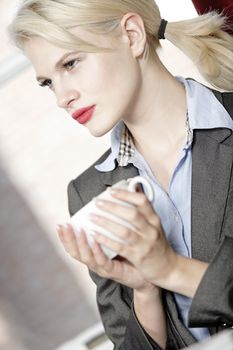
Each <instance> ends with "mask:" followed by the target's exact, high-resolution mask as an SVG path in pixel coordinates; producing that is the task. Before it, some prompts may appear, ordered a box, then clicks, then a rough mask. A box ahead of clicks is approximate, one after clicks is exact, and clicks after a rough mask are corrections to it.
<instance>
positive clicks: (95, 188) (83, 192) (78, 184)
mask: <svg viewBox="0 0 233 350" xmlns="http://www.w3.org/2000/svg"><path fill="white" fill-rule="evenodd" d="M110 153H111V148H109V149H108V150H107V151H106V152H104V153H103V154H102V155H101V157H100V158H98V159H97V160H96V161H95V162H94V163H93V164H92V165H90V166H89V167H88V168H87V169H86V170H85V171H83V172H82V173H81V174H79V175H78V176H77V177H76V178H75V179H72V180H71V181H70V182H69V184H68V188H67V194H68V207H69V212H70V215H73V214H74V213H76V212H77V211H78V210H79V209H81V208H82V207H83V206H84V205H85V204H86V203H88V202H89V201H90V200H91V199H92V198H93V197H95V196H96V195H98V194H99V193H101V192H102V191H104V190H105V186H104V184H103V182H102V181H101V176H100V172H99V171H98V170H97V169H95V165H97V164H98V163H101V162H103V161H104V160H105V159H106V158H107V157H108V156H109V154H110Z"/></svg>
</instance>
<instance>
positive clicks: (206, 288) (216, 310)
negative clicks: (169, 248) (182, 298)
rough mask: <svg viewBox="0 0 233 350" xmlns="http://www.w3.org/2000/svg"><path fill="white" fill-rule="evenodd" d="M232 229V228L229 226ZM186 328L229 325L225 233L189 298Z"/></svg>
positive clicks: (231, 294)
mask: <svg viewBox="0 0 233 350" xmlns="http://www.w3.org/2000/svg"><path fill="white" fill-rule="evenodd" d="M232 230H233V228H232ZM189 326H190V327H211V326H217V327H221V326H222V327H223V328H228V327H232V326H233V237H231V236H225V237H224V239H223V242H222V244H221V246H220V247H219V249H218V251H217V253H216V255H215V256H214V258H213V260H212V261H211V263H210V265H209V267H208V269H207V271H206V273H205V275H204V277H203V279H202V281H201V283H200V285H199V287H198V289H197V292H196V294H195V296H194V298H193V301H192V305H191V308H190V311H189Z"/></svg>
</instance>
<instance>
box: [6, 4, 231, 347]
mask: <svg viewBox="0 0 233 350" xmlns="http://www.w3.org/2000/svg"><path fill="white" fill-rule="evenodd" d="M225 26H226V23H225V19H224V18H222V17H220V16H219V15H218V14H216V13H209V14H206V15H203V16H199V17H197V18H194V19H191V20H185V21H180V22H176V23H168V22H167V21H165V20H163V19H162V18H161V16H160V12H159V9H158V7H157V5H156V3H155V2H154V1H153V0H118V1H115V0H102V1H99V0H98V1H97V0H57V1H54V0H53V1H52V0H25V1H23V2H22V5H21V7H20V8H19V11H18V14H17V15H16V17H15V19H14V21H13V23H12V24H11V27H10V32H11V36H12V37H13V39H14V41H15V43H16V44H17V45H18V46H19V47H20V48H21V49H22V50H23V52H24V53H25V55H26V56H27V57H28V58H29V59H30V60H31V62H32V64H33V66H34V69H35V72H36V75H37V80H38V83H39V84H40V85H41V86H43V87H44V86H46V87H48V88H49V89H51V90H52V91H53V93H54V94H55V96H56V99H57V104H58V106H59V107H61V108H63V109H65V110H66V111H67V112H68V114H69V115H70V116H72V117H73V118H74V119H75V120H77V122H78V123H79V124H81V125H82V127H85V128H87V129H88V130H89V132H90V133H91V134H92V135H93V136H95V137H100V136H102V135H104V134H106V133H107V132H108V131H110V130H111V147H110V148H109V150H108V151H107V152H106V153H105V154H104V155H103V156H102V157H101V158H100V159H98V160H97V161H96V162H95V164H93V165H92V166H90V168H88V169H87V170H86V171H85V172H84V173H83V174H81V175H80V176H78V177H77V178H76V179H74V180H72V181H71V182H70V184H69V187H68V196H69V210H70V214H71V215H73V214H74V213H75V212H77V211H78V210H79V209H80V208H81V207H82V206H83V205H85V204H86V203H88V202H89V201H90V200H91V199H92V198H93V197H94V196H96V195H98V194H99V193H100V192H102V191H104V190H105V189H106V187H107V186H111V185H113V184H114V183H115V182H117V181H119V180H120V179H123V178H124V179H127V178H129V177H133V176H135V175H138V174H140V175H144V176H147V177H149V178H150V179H151V181H152V182H153V187H154V193H155V199H154V201H153V203H151V204H150V203H149V202H148V200H147V199H146V196H145V194H144V193H143V192H137V193H127V192H126V191H123V190H121V191H120V190H118V191H115V192H112V195H113V196H115V197H116V198H120V199H122V200H124V201H126V202H129V203H132V204H134V208H133V209H132V208H129V209H125V206H124V207H122V206H121V205H119V204H112V203H110V202H107V201H102V202H101V201H98V202H97V205H98V206H99V207H101V208H102V209H103V210H106V211H108V212H110V213H113V214H115V215H118V216H119V217H121V218H123V219H124V220H126V221H129V222H131V223H133V225H134V227H135V229H134V230H129V229H126V228H125V227H124V226H121V225H116V224H114V223H113V222H111V221H109V220H106V219H104V218H103V217H98V216H93V217H92V220H93V221H94V222H96V223H97V224H98V225H99V226H102V227H105V228H107V229H109V230H111V231H112V232H113V233H114V234H116V235H118V236H119V237H121V238H123V239H124V240H125V241H126V242H127V244H126V245H123V244H119V243H116V242H115V241H112V240H110V239H107V238H106V237H103V236H101V235H100V234H98V233H97V234H96V236H95V243H94V245H93V246H92V248H90V247H89V246H88V244H87V241H86V237H85V232H82V233H81V234H80V236H79V237H78V238H75V235H74V232H73V231H72V228H71V226H70V225H60V226H59V228H58V233H59V237H60V239H61V242H62V244H63V245H64V247H65V249H66V251H67V252H68V253H69V254H70V255H71V256H72V257H73V258H74V259H76V260H78V261H80V262H81V263H84V264H85V265H86V266H87V267H88V268H89V271H90V275H91V277H92V279H93V281H94V282H95V283H96V286H97V302H98V307H99V311H100V315H101V317H102V320H103V324H104V327H105V330H106V334H107V335H108V337H109V338H110V339H111V340H112V342H113V343H114V349H121V350H130V349H132V350H137V349H140V350H142V349H145V350H147V349H148V350H149V349H181V348H183V347H185V346H186V345H189V344H192V343H194V342H196V341H201V340H202V339H204V338H206V337H209V336H210V334H213V333H215V332H216V331H218V330H220V329H222V328H224V327H230V326H231V325H232V324H233V303H232V300H233V296H232V295H233V282H232V281H233V280H232V274H233V259H232V255H233V229H232V227H233V215H232V212H233V183H232V181H233V176H232V159H233V147H232V146H233V135H232V130H233V121H232V117H233V100H232V94H231V93H220V92H218V91H216V90H211V89H208V88H207V87H205V86H203V85H201V84H200V83H198V82H196V81H193V80H190V79H184V78H182V77H174V76H173V75H172V74H171V73H170V72H169V71H168V70H167V69H166V68H165V67H164V66H163V64H162V63H161V61H160V59H159V57H158V55H157V48H158V47H159V41H160V40H161V39H164V38H166V39H168V40H169V41H171V42H172V43H173V44H174V45H176V46H177V47H178V48H180V49H181V50H182V51H183V52H185V53H186V54H187V55H188V56H189V57H190V58H191V59H193V61H194V62H195V64H196V65H197V67H198V69H199V70H200V72H201V73H202V74H203V76H204V77H205V78H206V79H207V80H208V81H209V82H210V83H211V84H212V85H213V86H215V87H217V88H218V89H221V90H228V91H230V90H232V89H233V55H232V52H233V38H232V37H231V36H230V35H228V34H227V33H225V32H224V31H223V30H222V29H223V28H224V27H225ZM77 157H78V156H77ZM77 159H78V158H77ZM100 245H105V246H106V247H108V248H111V249H113V250H115V251H116V252H117V253H118V257H117V258H115V259H113V260H109V259H108V258H107V257H106V256H105V255H104V253H103V252H102V250H101V248H100Z"/></svg>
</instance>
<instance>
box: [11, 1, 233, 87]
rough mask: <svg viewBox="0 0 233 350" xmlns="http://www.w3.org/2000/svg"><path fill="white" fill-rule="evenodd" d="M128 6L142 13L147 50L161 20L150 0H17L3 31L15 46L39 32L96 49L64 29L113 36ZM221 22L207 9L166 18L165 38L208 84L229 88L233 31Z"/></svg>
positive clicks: (153, 44) (81, 48) (48, 37)
mask: <svg viewBox="0 0 233 350" xmlns="http://www.w3.org/2000/svg"><path fill="white" fill-rule="evenodd" d="M128 12H131V13H137V14H138V15H139V16H141V18H142V19H143V22H144V26H145V31H146V35H147V42H148V46H149V52H150V54H152V55H153V54H154V53H155V52H156V50H157V48H158V47H159V46H160V43H159V39H158V35H157V33H158V30H159V26H160V22H161V15H160V11H159V8H158V6H157V5H156V3H155V2H154V0H118V1H115V0H101V1H99V0H56V1H54V0H23V1H22V3H21V6H20V7H19V9H18V12H17V14H16V16H15V19H14V20H13V22H12V23H11V25H10V26H9V33H10V36H11V37H12V39H13V41H14V43H15V44H16V45H17V46H18V47H19V48H20V49H23V46H24V43H25V41H27V40H28V39H30V38H31V37H33V36H40V37H43V38H45V39H46V40H48V41H50V42H52V43H53V44H55V45H57V46H60V47H64V48H66V49H77V50H78V51H83V52H99V51H103V50H104V48H99V47H97V46H94V45H92V44H90V43H88V42H85V41H83V40H81V39H80V38H78V37H77V36H75V35H73V34H72V33H71V32H70V31H69V29H71V28H73V27H76V26H81V27H83V28H85V29H86V30H89V31H90V32H93V33H96V34H107V35H109V36H112V37H114V35H116V34H117V30H118V29H119V24H120V21H121V19H122V17H123V16H124V15H125V14H126V13H128ZM226 28H227V20H226V18H225V17H224V16H222V15H220V14H218V13H216V12H210V13H208V14H205V15H202V16H198V17H196V18H194V19H190V20H184V21H179V22H169V23H168V24H167V27H166V32H165V38H166V39H168V40H169V41H170V42H172V43H173V44H174V45H175V46H176V47H178V48H179V49H180V50H182V51H183V52H184V53H185V54H186V55H187V56H188V57H189V58H190V59H191V60H192V61H193V62H194V63H195V65H196V66H197V68H198V70H199V71H200V73H201V74H202V75H203V77H204V78H205V79H206V80H207V81H208V82H209V83H210V84H212V85H213V86H215V87H217V88H220V89H222V90H229V91H231V90H233V58H232V57H233V55H232V53H233V37H232V36H231V35H229V34H228V33H226V32H225V31H224V29H226ZM108 50H109V49H107V48H106V51H108Z"/></svg>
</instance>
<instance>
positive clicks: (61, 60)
mask: <svg viewBox="0 0 233 350" xmlns="http://www.w3.org/2000/svg"><path fill="white" fill-rule="evenodd" d="M77 53H79V52H78V51H72V52H67V53H65V54H64V55H63V56H62V57H61V58H59V60H58V61H57V62H56V64H55V69H56V70H57V69H58V68H59V67H60V66H61V65H62V62H63V61H64V60H65V59H66V58H67V57H68V56H70V55H73V54H77ZM44 79H48V78H46V77H42V76H39V77H36V80H37V81H38V82H40V80H44Z"/></svg>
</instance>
